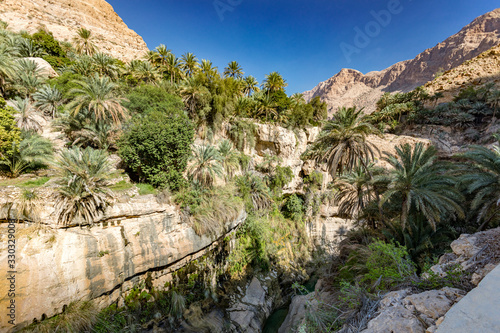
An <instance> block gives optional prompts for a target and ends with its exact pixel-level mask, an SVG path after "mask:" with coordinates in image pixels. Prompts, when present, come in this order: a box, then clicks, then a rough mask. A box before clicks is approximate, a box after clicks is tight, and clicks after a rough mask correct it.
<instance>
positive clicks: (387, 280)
mask: <svg viewBox="0 0 500 333" xmlns="http://www.w3.org/2000/svg"><path fill="white" fill-rule="evenodd" d="M342 269H343V270H344V271H351V272H356V276H357V277H358V279H359V282H360V283H361V284H363V285H365V286H366V287H368V288H371V289H375V290H388V289H390V288H391V287H394V286H396V285H397V284H398V283H402V282H403V281H406V280H409V279H411V278H413V277H414V276H415V272H416V269H415V265H414V263H413V262H412V261H411V260H409V259H408V252H407V250H406V248H405V247H404V246H401V245H399V244H393V243H384V242H383V241H380V240H378V241H375V242H373V243H371V244H369V245H368V246H367V247H366V248H360V249H359V250H357V251H354V252H352V253H351V254H350V255H349V259H348V261H347V264H346V266H344V267H343V268H342Z"/></svg>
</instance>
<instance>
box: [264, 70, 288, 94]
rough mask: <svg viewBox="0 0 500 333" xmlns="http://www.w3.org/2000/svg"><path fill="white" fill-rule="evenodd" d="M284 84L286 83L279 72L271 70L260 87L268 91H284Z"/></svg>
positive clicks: (286, 84)
mask: <svg viewBox="0 0 500 333" xmlns="http://www.w3.org/2000/svg"><path fill="white" fill-rule="evenodd" d="M286 86H288V83H286V81H285V80H284V79H283V77H282V76H281V74H280V73H278V72H272V73H270V74H268V75H266V78H265V80H264V82H263V83H262V87H263V88H265V89H266V90H267V91H268V92H275V91H284V90H285V87H286Z"/></svg>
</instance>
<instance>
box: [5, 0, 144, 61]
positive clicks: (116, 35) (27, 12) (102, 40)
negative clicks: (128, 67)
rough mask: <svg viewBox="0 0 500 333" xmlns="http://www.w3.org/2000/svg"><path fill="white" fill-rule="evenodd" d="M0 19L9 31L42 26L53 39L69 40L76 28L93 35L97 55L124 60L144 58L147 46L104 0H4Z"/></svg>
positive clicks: (31, 29)
mask: <svg viewBox="0 0 500 333" xmlns="http://www.w3.org/2000/svg"><path fill="white" fill-rule="evenodd" d="M0 17H1V19H2V20H3V21H5V22H7V23H9V29H11V30H13V31H20V30H27V31H28V32H30V33H33V32H36V31H38V30H39V29H40V28H41V27H46V28H47V29H48V30H49V31H51V32H52V33H53V34H54V37H55V38H56V39H59V40H61V41H71V40H72V39H73V37H75V36H76V31H77V29H79V28H80V27H83V28H86V29H89V30H91V31H92V33H93V34H95V37H96V40H95V43H96V45H97V46H98V47H99V50H100V51H101V52H104V53H107V54H110V55H112V56H113V57H116V58H118V59H121V60H124V61H130V60H131V59H134V58H139V57H141V56H143V55H144V53H145V52H146V51H147V50H148V47H147V45H146V43H145V42H144V40H143V39H142V37H141V36H139V35H138V34H137V33H135V32H134V31H133V30H131V29H129V28H128V27H127V25H126V24H125V23H124V22H123V20H122V19H121V18H120V17H119V16H118V14H116V13H115V11H114V10H113V7H112V6H111V5H110V4H108V3H107V2H106V1H104V0H79V1H72V0H23V1H16V0H4V1H1V2H0Z"/></svg>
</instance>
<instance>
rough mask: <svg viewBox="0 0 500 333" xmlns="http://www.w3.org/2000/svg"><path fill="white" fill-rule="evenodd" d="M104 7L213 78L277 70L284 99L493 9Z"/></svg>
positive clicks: (428, 1)
mask: <svg viewBox="0 0 500 333" xmlns="http://www.w3.org/2000/svg"><path fill="white" fill-rule="evenodd" d="M107 1H108V2H109V3H110V4H111V5H112V6H113V7H114V9H115V11H116V12H117V13H118V15H120V16H121V17H122V19H123V20H124V21H125V23H126V24H127V25H128V26H129V28H131V29H133V30H135V31H136V32H137V33H138V34H139V35H141V36H142V37H143V38H144V40H145V42H146V43H147V44H148V47H149V48H150V49H154V48H155V47H156V46H158V45H159V44H162V43H163V44H165V45H167V47H168V48H169V49H171V50H172V51H173V52H174V53H175V54H176V55H177V56H178V57H180V56H181V55H182V54H183V53H186V52H193V53H194V54H195V55H196V56H197V57H198V59H199V60H201V59H208V60H211V61H212V62H213V63H214V65H215V66H218V67H219V70H221V71H222V70H223V69H224V67H225V66H226V65H227V63H228V62H229V61H232V60H235V61H237V62H238V63H239V64H240V65H241V66H242V67H243V70H244V72H245V75H253V76H255V77H256V78H257V80H259V82H262V80H263V79H264V76H265V74H268V73H270V72H272V71H278V72H280V73H281V74H282V75H283V77H284V78H285V79H286V81H287V83H288V87H287V93H288V94H293V93H295V92H303V91H306V90H309V89H312V88H313V87H314V86H315V85H317V84H318V83H319V82H321V81H324V80H326V79H328V78H330V77H331V76H333V75H334V74H336V73H337V72H338V71H339V70H340V69H342V68H344V67H347V68H354V69H357V70H360V71H361V72H363V73H366V72H369V71H372V70H381V69H384V68H386V67H388V66H390V65H392V64H394V63H396V62H398V61H402V60H406V59H411V58H414V57H415V56H416V55H417V54H418V53H420V52H422V51H423V50H425V49H427V48H430V47H433V46H435V45H436V44H437V43H439V42H441V41H443V40H444V39H446V38H447V37H449V36H451V35H453V34H455V33H457V32H458V31H459V30H460V29H461V28H462V27H463V26H465V25H467V24H468V23H470V22H471V21H472V20H473V19H474V18H476V17H477V16H480V15H482V14H485V13H486V12H489V11H491V10H493V9H495V8H497V7H499V5H498V0H494V1H493V0H440V1H436V0H417V1H415V0H382V1H379V0H354V1H352V0H351V1H349V0H328V1H327V0H315V1H314V0H312V1H299V0H287V1H285V0H142V1H137V0H107ZM374 13H375V15H374ZM376 16H378V19H376V18H375V17H376ZM359 31H361V33H359ZM363 35H364V36H363Z"/></svg>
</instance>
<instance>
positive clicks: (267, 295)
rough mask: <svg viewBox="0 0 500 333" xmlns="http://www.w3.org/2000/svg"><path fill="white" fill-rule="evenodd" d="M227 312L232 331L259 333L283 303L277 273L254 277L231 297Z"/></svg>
mask: <svg viewBox="0 0 500 333" xmlns="http://www.w3.org/2000/svg"><path fill="white" fill-rule="evenodd" d="M231 298H232V301H231V304H230V306H229V308H228V309H227V310H226V312H227V313H228V314H229V318H230V326H231V328H230V331H231V332H234V333H258V332H261V331H262V326H263V324H264V322H265V320H266V319H267V317H269V315H270V314H271V311H273V310H274V309H275V308H276V307H277V305H278V304H280V303H281V290H280V288H279V284H278V281H277V274H276V273H275V272H271V273H270V274H269V275H268V276H262V277H260V278H257V277H253V278H252V280H251V281H250V283H249V284H248V285H247V287H246V289H245V290H239V293H237V294H235V295H234V296H232V297H231Z"/></svg>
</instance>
